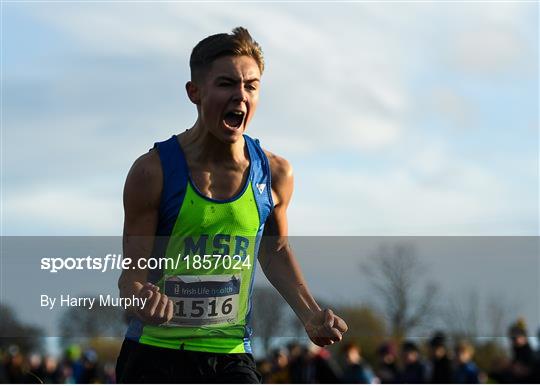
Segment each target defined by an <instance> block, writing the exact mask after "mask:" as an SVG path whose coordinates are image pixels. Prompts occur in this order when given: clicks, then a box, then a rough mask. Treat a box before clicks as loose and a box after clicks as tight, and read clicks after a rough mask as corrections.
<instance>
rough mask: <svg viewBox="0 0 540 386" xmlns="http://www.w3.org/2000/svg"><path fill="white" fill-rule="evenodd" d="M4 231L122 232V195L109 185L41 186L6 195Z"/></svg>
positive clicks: (36, 233)
mask: <svg viewBox="0 0 540 386" xmlns="http://www.w3.org/2000/svg"><path fill="white" fill-rule="evenodd" d="M4 198H5V200H6V203H5V204H4V214H3V222H4V233H5V234H6V235H17V236H41V235H47V236H52V235H54V236H117V235H121V234H122V222H123V216H124V214H123V209H122V204H121V195H120V194H118V195H116V197H115V198H111V197H110V196H109V195H108V194H107V189H106V187H101V189H99V188H96V189H95V190H92V188H91V187H89V186H87V185H86V186H85V185H76V186H63V187H61V186H54V187H53V186H44V185H42V186H40V187H34V188H33V189H29V190H26V189H25V190H19V191H17V190H12V191H10V192H8V193H7V194H6V195H5V197H4Z"/></svg>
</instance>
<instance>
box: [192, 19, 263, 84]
mask: <svg viewBox="0 0 540 386" xmlns="http://www.w3.org/2000/svg"><path fill="white" fill-rule="evenodd" d="M244 55H245V56H250V57H252V58H253V59H255V61H256V62H257V65H258V66H259V70H260V71H261V74H262V73H263V70H264V58H263V52H262V49H261V46H260V45H259V43H257V42H256V41H255V40H253V38H252V37H251V35H250V34H249V32H248V30H247V29H245V28H243V27H236V28H234V29H233V30H232V34H226V33H221V34H216V35H211V36H208V37H207V38H205V39H203V40H201V41H200V42H199V43H198V44H197V45H196V46H195V47H194V48H193V51H192V52H191V57H190V58H189V67H190V69H191V80H200V79H201V78H202V77H203V76H204V75H206V72H207V71H208V69H209V68H210V65H211V64H212V62H213V61H214V60H216V59H218V58H220V57H222V56H244Z"/></svg>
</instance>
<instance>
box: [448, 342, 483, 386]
mask: <svg viewBox="0 0 540 386" xmlns="http://www.w3.org/2000/svg"><path fill="white" fill-rule="evenodd" d="M473 356H474V347H473V346H472V345H471V344H470V343H469V342H467V341H461V342H459V343H458V344H457V345H456V362H457V363H456V370H455V373H454V382H455V383H480V374H479V371H478V368H477V367H476V364H475V363H474V362H473V361H472V358H473Z"/></svg>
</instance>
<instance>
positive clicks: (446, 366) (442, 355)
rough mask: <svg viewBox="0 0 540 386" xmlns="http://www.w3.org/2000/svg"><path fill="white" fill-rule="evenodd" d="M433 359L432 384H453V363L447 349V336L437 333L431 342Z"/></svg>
mask: <svg viewBox="0 0 540 386" xmlns="http://www.w3.org/2000/svg"><path fill="white" fill-rule="evenodd" d="M429 355H430V358H431V376H430V383H451V382H452V362H451V360H450V358H449V357H448V350H447V349H446V335H445V334H444V333H443V332H441V331H437V332H436V333H435V334H434V335H433V337H432V338H431V339H430V341H429Z"/></svg>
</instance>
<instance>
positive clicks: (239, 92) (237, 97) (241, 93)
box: [233, 83, 248, 102]
mask: <svg viewBox="0 0 540 386" xmlns="http://www.w3.org/2000/svg"><path fill="white" fill-rule="evenodd" d="M247 97H248V95H247V92H246V90H245V89H244V85H243V84H242V83H239V85H238V87H236V89H235V92H234V95H233V100H234V101H235V102H247Z"/></svg>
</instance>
